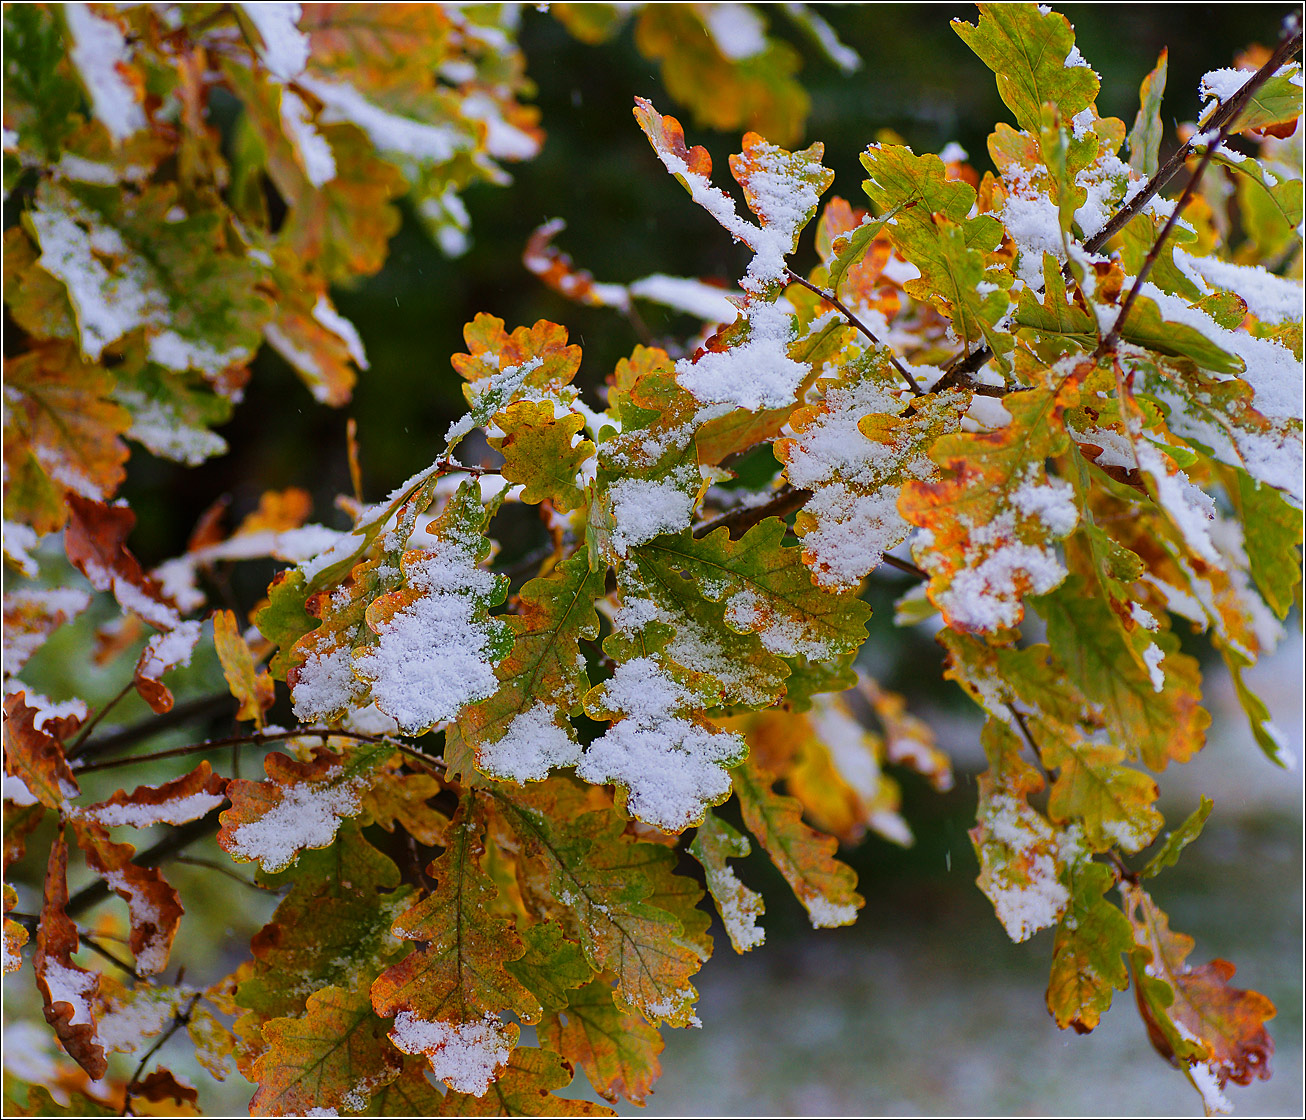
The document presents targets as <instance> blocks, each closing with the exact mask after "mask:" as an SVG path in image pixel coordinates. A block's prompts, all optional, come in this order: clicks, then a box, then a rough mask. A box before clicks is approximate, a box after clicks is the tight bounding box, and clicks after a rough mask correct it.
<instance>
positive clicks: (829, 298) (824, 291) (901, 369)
mask: <svg viewBox="0 0 1306 1120" xmlns="http://www.w3.org/2000/svg"><path fill="white" fill-rule="evenodd" d="M785 271H786V272H787V273H788V274H789V279H791V280H792V281H794V283H796V284H801V285H802V286H803V287H804V288H807V289H808V290H809V291H813V292H815V293H816V294H817V295H818V296H820V297H821V298H822V299H823V300H825V302H826V303H828V304H830V305H831V306H832V307H834V308H836V309H837V310H838V312H839V314H841V315H842V316H843V317H844V318H845V319H847V320H848V322H849V323H850V324H851V325H852V326H854V327H856V328H857V329H858V330H859V331H861V332H862V334H864V335H865V336H866V337H867V338H869V339H870V340H871V341H872V342H873V343H875V345H876V346H883V347H884V351H885V353H886V354H887V355H888V356H889V364H890V365H892V366H893V368H894V369H896V370H897V371H898V373H899V375H900V376H901V377H902V379H903V380H904V381H906V382H907V384H908V386H910V388H911V391H912V393H913V395H915V396H918V397H923V396H924V395H925V390H924V389H922V388H921V387H920V385H919V384H918V383H917V381H916V378H914V377H913V376H912V375H911V374H910V373H909V372H908V371H907V367H906V366H904V365H903V364H902V363H901V362H900V361H898V356H897V355H896V354H895V353H894V352H893V351H892V350H891V349H890V348H889V347H888V346H887V345H886V344H885V343H883V342H881V341H880V340H879V339H878V338H876V337H875V335H874V334H872V333H871V329H870V327H868V326H867V325H866V324H865V323H863V322H862V321H861V320H860V319H859V318H857V316H856V315H854V314H853V313H852V312H851V311H849V310H848V308H847V307H845V306H844V304H843V303H842V302H841V301H840V299H839V297H838V296H836V295H835V294H834V292H832V291H830V290H829V289H828V288H818V287H817V286H816V285H815V284H813V283H812V282H811V281H810V280H807V279H805V278H804V277H802V276H800V275H799V274H798V273H796V272H795V271H794V270H793V269H792V268H786V269H785Z"/></svg>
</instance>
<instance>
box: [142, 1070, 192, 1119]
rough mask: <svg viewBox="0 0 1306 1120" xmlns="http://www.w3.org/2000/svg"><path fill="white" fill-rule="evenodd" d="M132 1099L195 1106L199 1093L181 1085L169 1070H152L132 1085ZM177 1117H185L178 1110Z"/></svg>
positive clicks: (182, 1112)
mask: <svg viewBox="0 0 1306 1120" xmlns="http://www.w3.org/2000/svg"><path fill="white" fill-rule="evenodd" d="M131 1095H132V1099H133V1100H136V1099H138V1098H140V1099H144V1100H147V1101H157V1102H159V1103H160V1104H162V1103H163V1102H164V1101H172V1102H173V1103H174V1104H176V1105H182V1106H185V1105H192V1106H193V1105H196V1104H198V1103H199V1099H200V1095H199V1092H198V1091H197V1090H196V1089H194V1088H193V1087H192V1086H190V1085H183V1084H182V1083H181V1082H180V1081H178V1080H177V1078H176V1075H175V1074H173V1072H172V1071H171V1070H167V1069H153V1070H151V1071H150V1072H149V1073H148V1074H146V1075H145V1076H144V1077H142V1078H141V1079H140V1080H138V1081H134V1082H133V1083H132V1094H131ZM178 1114H179V1115H183V1116H184V1115H186V1113H185V1112H184V1111H180V1110H179V1113H178Z"/></svg>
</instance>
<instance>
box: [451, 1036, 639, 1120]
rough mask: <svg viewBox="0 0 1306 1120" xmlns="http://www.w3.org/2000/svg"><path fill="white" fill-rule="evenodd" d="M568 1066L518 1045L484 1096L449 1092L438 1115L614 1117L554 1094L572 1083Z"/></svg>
mask: <svg viewBox="0 0 1306 1120" xmlns="http://www.w3.org/2000/svg"><path fill="white" fill-rule="evenodd" d="M571 1078H572V1071H571V1067H570V1066H569V1065H568V1064H567V1063H566V1062H564V1061H563V1060H562V1059H561V1058H560V1057H558V1055H557V1054H554V1053H553V1052H552V1051H549V1050H540V1049H538V1048H537V1047H534V1046H518V1047H517V1048H516V1049H515V1050H514V1051H513V1052H512V1057H511V1058H509V1059H508V1064H507V1065H506V1066H505V1067H504V1069H503V1072H502V1073H500V1074H499V1076H498V1077H497V1078H496V1079H495V1080H494V1081H492V1082H490V1087H489V1088H488V1089H487V1090H486V1091H485V1093H484V1095H483V1096H479V1097H473V1096H472V1095H471V1094H469V1093H458V1092H454V1091H452V1090H451V1091H450V1092H448V1093H446V1094H445V1097H444V1100H443V1102H442V1103H441V1107H440V1111H439V1113H438V1115H440V1116H616V1115H617V1114H616V1113H615V1112H613V1111H612V1109H610V1108H604V1107H603V1105H601V1104H591V1103H590V1102H589V1101H578V1100H571V1099H569V1098H567V1097H559V1096H555V1095H554V1093H553V1090H554V1089H562V1088H564V1087H565V1086H567V1085H569V1084H570V1083H571Z"/></svg>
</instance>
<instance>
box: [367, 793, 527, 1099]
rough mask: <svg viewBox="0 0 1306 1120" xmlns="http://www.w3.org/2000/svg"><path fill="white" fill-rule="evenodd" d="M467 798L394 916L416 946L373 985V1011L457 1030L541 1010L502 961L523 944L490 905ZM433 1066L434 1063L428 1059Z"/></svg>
mask: <svg viewBox="0 0 1306 1120" xmlns="http://www.w3.org/2000/svg"><path fill="white" fill-rule="evenodd" d="M474 797H475V795H474V794H467V795H464V799H463V803H462V806H461V809H460V812H459V813H458V814H457V815H456V816H455V817H454V819H453V821H452V823H451V824H450V825H449V827H448V829H447V832H446V839H447V847H446V848H445V850H444V853H443V854H442V855H441V856H440V858H439V859H437V860H436V861H435V862H434V863H432V864H431V865H430V867H429V869H428V871H429V873H430V875H431V876H433V877H434V879H435V881H436V886H435V889H434V890H433V891H432V892H431V893H430V894H428V895H427V896H426V897H425V898H423V899H422V900H421V901H419V902H418V903H416V904H415V905H414V906H413V907H412V908H411V909H409V910H407V911H405V912H404V913H403V914H401V915H399V917H398V919H397V920H396V921H395V923H394V926H393V930H392V932H393V933H394V934H395V935H396V936H398V937H403V938H406V939H408V940H410V941H418V942H422V943H423V947H422V948H418V949H414V950H413V951H412V952H411V953H409V955H408V956H407V957H405V958H404V959H403V960H402V961H401V962H399V963H398V964H396V965H393V966H391V967H390V968H389V969H387V970H386V971H385V972H383V973H382V974H381V975H380V976H379V977H378V978H377V980H376V982H375V983H374V984H373V985H372V1002H373V1005H374V1006H375V1007H376V1010H377V1014H379V1015H384V1016H387V1017H388V1016H392V1015H398V1014H401V1013H402V1014H407V1015H412V1016H414V1017H415V1018H416V1019H417V1020H420V1021H421V1023H423V1024H434V1023H436V1022H437V1021H438V1022H443V1023H444V1024H445V1025H446V1026H447V1027H448V1028H449V1029H450V1030H452V1031H454V1032H458V1031H463V1030H471V1029H473V1028H479V1025H480V1024H481V1023H482V1022H489V1021H491V1020H493V1021H494V1023H495V1024H496V1026H497V1024H498V1019H497V1016H498V1014H499V1013H500V1012H503V1011H511V1012H513V1013H514V1014H515V1015H517V1016H518V1017H519V1018H520V1019H522V1020H524V1021H525V1022H530V1023H535V1022H539V1019H540V1016H541V1014H542V1013H543V1012H542V1009H541V1007H540V1004H539V1002H538V1000H536V999H535V997H534V996H532V995H531V993H530V992H529V991H527V990H526V989H525V988H524V987H522V985H521V984H520V983H519V982H518V981H517V979H516V978H515V977H514V976H513V975H512V974H511V973H509V972H508V971H507V969H506V968H505V965H506V964H507V963H508V962H509V961H513V960H516V959H517V958H518V957H521V956H522V955H523V954H524V953H525V951H526V947H525V945H524V944H523V943H522V940H521V938H520V936H518V934H517V931H516V928H515V926H514V923H513V922H512V921H510V920H509V919H506V918H503V917H500V916H499V915H498V914H497V913H495V912H494V909H493V907H494V903H495V900H496V898H497V896H498V890H497V889H496V887H495V886H494V883H493V881H492V880H490V879H489V878H488V877H487V876H486V874H485V872H484V870H483V869H482V866H481V865H482V863H483V861H484V856H485V844H484V840H483V837H482V833H483V831H484V828H485V825H484V822H483V821H482V820H481V819H480V817H479V814H478V813H477V812H476V809H475V803H474V802H472V801H471V800H470V799H471V798H474ZM509 1045H511V1043H509ZM404 1049H407V1047H404ZM422 1049H423V1050H425V1049H426V1048H425V1047H423V1048H422ZM412 1052H414V1051H411V1050H409V1053H412ZM432 1066H433V1068H437V1067H436V1063H435V1062H434V1061H433V1063H432ZM437 1073H438V1068H437ZM450 1083H451V1084H453V1082H452V1081H451V1082H450Z"/></svg>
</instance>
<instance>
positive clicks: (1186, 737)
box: [1038, 576, 1211, 770]
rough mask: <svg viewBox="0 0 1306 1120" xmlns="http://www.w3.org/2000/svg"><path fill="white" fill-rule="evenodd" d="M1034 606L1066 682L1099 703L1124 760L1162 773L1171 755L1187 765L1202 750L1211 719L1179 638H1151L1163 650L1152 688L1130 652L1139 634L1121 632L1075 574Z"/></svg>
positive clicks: (1111, 614)
mask: <svg viewBox="0 0 1306 1120" xmlns="http://www.w3.org/2000/svg"><path fill="white" fill-rule="evenodd" d="M1038 607H1039V613H1040V614H1042V615H1043V617H1044V619H1045V620H1046V622H1047V625H1048V638H1049V641H1050V643H1051V645H1052V648H1053V649H1054V650H1056V652H1057V658H1058V660H1059V661H1060V662H1061V664H1063V665H1064V666H1065V669H1066V673H1067V676H1068V678H1069V680H1070V682H1071V683H1072V684H1073V685H1074V686H1075V687H1076V688H1078V689H1079V690H1080V691H1081V692H1082V693H1083V695H1084V696H1085V697H1086V698H1087V699H1088V700H1089V701H1090V702H1092V703H1094V704H1096V705H1098V707H1099V708H1100V710H1101V713H1102V717H1103V719H1104V720H1105V721H1106V727H1107V730H1108V733H1109V734H1110V737H1111V740H1112V741H1113V742H1114V743H1116V744H1118V745H1121V746H1124V747H1125V748H1126V749H1127V750H1128V751H1129V752H1130V757H1132V758H1137V759H1139V760H1141V761H1142V762H1143V763H1144V764H1145V765H1146V766H1147V767H1149V768H1150V769H1152V770H1164V769H1165V767H1166V765H1167V764H1168V763H1169V762H1170V761H1171V760H1173V761H1175V762H1186V761H1187V760H1188V759H1189V758H1191V757H1192V756H1193V755H1194V754H1196V753H1197V751H1199V750H1200V749H1201V747H1202V744H1203V742H1204V741H1205V735H1206V727H1207V726H1208V725H1209V723H1210V721H1211V717H1210V715H1209V714H1208V713H1207V711H1206V710H1205V709H1204V708H1203V707H1202V706H1201V704H1200V703H1199V700H1200V696H1201V676H1200V673H1199V669H1198V665H1197V662H1196V661H1195V660H1194V659H1193V658H1191V657H1189V656H1188V655H1187V654H1184V653H1180V652H1179V648H1178V645H1179V643H1178V641H1177V639H1175V638H1174V637H1173V636H1171V635H1170V634H1162V633H1158V634H1157V635H1156V636H1155V640H1156V643H1157V644H1158V645H1159V646H1160V647H1161V649H1162V651H1163V652H1164V653H1165V682H1164V687H1163V688H1162V690H1161V691H1160V692H1157V690H1156V688H1155V687H1154V684H1153V681H1152V679H1151V676H1150V675H1149V673H1148V672H1147V669H1146V667H1145V666H1144V665H1141V664H1139V660H1138V654H1137V652H1136V650H1135V649H1134V644H1135V641H1137V640H1140V639H1139V636H1138V632H1137V631H1136V632H1135V634H1134V635H1129V634H1126V633H1125V631H1124V628H1123V626H1122V624H1121V622H1120V619H1119V617H1118V616H1117V615H1116V614H1115V612H1113V611H1112V610H1111V608H1110V607H1109V606H1108V605H1107V604H1106V603H1105V602H1104V601H1103V600H1101V599H1098V598H1096V597H1094V596H1092V595H1088V594H1087V593H1085V591H1084V589H1083V583H1082V580H1081V578H1080V577H1079V576H1073V577H1072V578H1071V579H1070V580H1068V581H1067V582H1066V584H1065V585H1064V586H1063V587H1061V588H1060V589H1059V590H1058V591H1057V592H1056V593H1055V594H1053V595H1048V596H1045V597H1043V598H1042V599H1040V600H1039V605H1038ZM1146 637H1147V639H1148V640H1151V635H1146Z"/></svg>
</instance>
